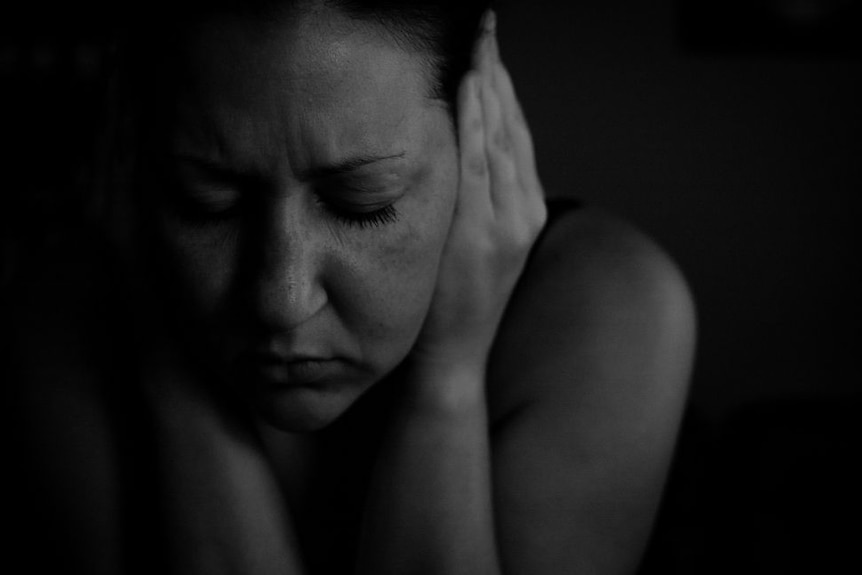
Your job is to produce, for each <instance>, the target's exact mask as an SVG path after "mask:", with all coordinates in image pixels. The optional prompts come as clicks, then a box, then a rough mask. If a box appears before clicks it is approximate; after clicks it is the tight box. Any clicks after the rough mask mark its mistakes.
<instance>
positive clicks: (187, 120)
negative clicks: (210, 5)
mask: <svg viewBox="0 0 862 575" xmlns="http://www.w3.org/2000/svg"><path fill="white" fill-rule="evenodd" d="M184 58H185V64H186V65H185V67H184V72H183V74H182V76H183V80H182V84H181V92H180V93H181V97H180V99H179V101H180V120H181V122H180V123H181V125H182V127H183V131H184V139H185V140H187V141H188V140H190V139H191V140H194V141H195V142H196V143H200V142H201V140H208V141H209V143H214V140H218V146H219V147H226V148H236V149H237V150H235V151H237V152H238V153H239V152H241V151H242V150H246V151H248V150H249V149H270V150H272V151H274V152H275V151H276V150H275V148H279V147H283V146H286V147H288V148H289V150H288V151H289V152H291V153H292V155H293V156H294V158H293V160H294V161H296V162H298V163H307V162H308V161H309V158H310V157H324V158H328V157H333V156H338V155H350V154H352V153H369V152H381V153H383V152H387V151H391V148H392V147H393V146H396V147H397V146H398V145H403V144H409V143H410V142H412V141H413V140H417V139H419V138H421V135H422V131H423V128H427V127H428V118H429V116H434V112H435V111H436V112H439V108H440V107H441V103H440V102H436V101H434V100H432V99H431V98H430V97H429V96H430V94H431V86H430V84H429V82H430V77H429V74H428V73H427V66H426V58H424V57H423V55H421V54H417V53H414V52H408V51H406V50H405V49H404V48H403V47H401V46H400V45H398V44H396V43H395V42H394V41H392V40H390V39H389V37H388V36H387V35H386V34H385V33H383V32H382V31H381V30H380V28H379V27H378V25H376V24H372V23H368V22H363V21H357V20H353V19H351V18H349V17H347V16H345V15H342V14H340V13H338V12H335V11H332V10H329V9H325V8H319V9H313V10H307V11H303V12H293V13H288V14H281V15H279V16H278V17H276V18H268V19H263V18H261V17H237V16H232V17H227V16H222V17H215V18H211V19H209V20H207V21H206V22H203V23H201V24H199V25H197V26H195V28H194V29H193V30H192V31H191V34H190V35H189V39H188V42H187V44H186V51H185V54H184ZM436 119H437V120H439V117H437V118H436Z"/></svg>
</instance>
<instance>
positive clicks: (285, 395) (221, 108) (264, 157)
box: [149, 10, 458, 430]
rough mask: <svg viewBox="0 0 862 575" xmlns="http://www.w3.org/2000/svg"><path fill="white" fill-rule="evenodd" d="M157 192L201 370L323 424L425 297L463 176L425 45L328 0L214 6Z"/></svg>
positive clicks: (389, 357) (293, 417)
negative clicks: (272, 10) (325, 2)
mask: <svg viewBox="0 0 862 575" xmlns="http://www.w3.org/2000/svg"><path fill="white" fill-rule="evenodd" d="M187 48H188V49H187V53H186V55H185V58H186V61H185V66H184V67H183V68H182V69H183V70H184V72H183V74H181V75H180V76H181V77H182V78H183V80H182V84H181V85H180V87H179V92H178V94H179V96H178V97H177V114H176V121H175V122H173V123H172V126H171V130H170V131H169V133H170V138H169V140H170V142H169V145H168V146H167V148H168V154H167V157H168V159H167V163H166V164H165V165H166V167H167V171H166V172H165V175H166V177H165V178H164V179H160V182H161V184H160V186H159V188H158V189H153V190H150V191H149V193H151V194H152V196H151V197H153V198H155V199H156V201H157V205H158V210H157V213H158V220H159V221H158V230H159V234H160V237H161V241H160V245H162V246H163V247H164V249H165V250H166V253H165V254H164V255H165V256H166V257H165V258H164V261H166V262H167V269H168V276H167V279H168V284H169V286H170V287H171V288H174V287H175V288H177V291H178V293H179V294H180V296H181V299H180V301H181V302H182V304H183V305H182V308H181V313H182V314H188V316H187V317H186V316H183V320H184V321H185V323H186V324H187V325H188V328H189V329H188V335H190V336H191V341H192V347H193V349H194V351H195V353H196V355H197V356H198V357H199V358H200V359H201V360H202V361H203V363H204V365H205V366H206V367H207V368H208V371H209V372H210V373H212V374H217V375H216V379H217V380H225V381H227V382H228V383H229V385H231V386H234V387H235V389H237V390H238V391H239V392H240V393H241V394H243V395H244V396H245V397H247V398H248V399H249V400H250V402H251V404H252V405H253V406H254V407H255V408H256V410H257V411H258V412H259V413H261V414H262V415H263V416H264V417H265V418H266V419H267V420H268V421H270V422H271V423H274V424H275V425H278V426H279V427H282V428H284V429H289V430H311V429H316V428H319V427H321V426H323V425H326V424H327V423H329V422H331V421H332V420H333V419H335V418H336V417H338V416H339V415H340V414H341V413H343V412H344V411H345V410H346V409H347V408H348V407H349V406H350V405H351V404H352V403H353V402H354V401H355V400H356V399H357V398H358V397H359V396H360V395H361V394H362V392H363V391H365V390H366V389H367V388H368V387H369V386H371V385H372V384H373V383H375V382H377V381H379V380H380V379H381V378H382V377H383V376H385V375H386V374H387V373H389V372H390V371H391V370H392V369H393V368H395V367H396V366H397V365H398V364H399V363H400V362H401V360H402V359H403V358H404V357H405V356H406V354H407V353H408V351H409V350H410V348H411V347H412V345H413V343H414V341H415V339H416V336H417V334H418V332H419V330H420V328H421V326H422V323H423V320H424V318H425V316H426V314H427V311H428V307H429V303H430V300H431V295H432V292H433V289H434V285H435V282H436V276H437V269H438V264H439V260H440V256H441V252H442V249H443V245H444V243H445V241H446V237H447V233H448V229H449V224H450V221H451V218H452V211H453V206H454V200H455V193H456V190H457V183H458V182H457V180H458V169H457V150H456V143H455V135H454V130H453V127H452V122H451V120H450V116H449V112H448V111H447V110H446V108H445V107H444V106H443V104H442V102H440V101H437V100H433V99H431V98H430V97H429V95H430V93H431V85H430V79H429V76H428V73H427V68H426V67H425V62H424V61H423V60H422V58H421V56H420V55H418V54H414V53H411V52H407V51H405V50H404V49H403V48H401V47H399V46H398V45H397V44H396V43H394V42H393V41H392V40H390V39H388V38H387V37H386V36H385V35H381V33H380V31H379V30H377V29H376V28H375V27H374V26H373V25H371V24H366V23H361V22H356V21H353V20H350V19H349V18H347V17H344V16H341V15H340V14H338V13H335V12H332V11H329V10H319V11H316V12H311V13H305V14H301V15H298V16H290V17H287V16H285V17H283V18H281V19H279V20H278V21H277V22H267V23H264V22H263V21H261V20H253V19H251V18H249V19H248V20H242V19H239V18H236V17H234V18H233V19H228V18H224V19H214V20H210V21H208V22H207V23H206V24H203V25H200V26H198V27H196V28H195V32H194V33H193V34H192V36H191V38H190V41H189V43H188V46H187Z"/></svg>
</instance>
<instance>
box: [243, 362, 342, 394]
mask: <svg viewBox="0 0 862 575" xmlns="http://www.w3.org/2000/svg"><path fill="white" fill-rule="evenodd" d="M238 368H239V369H238V371H239V375H240V381H241V382H243V383H244V384H246V385H248V384H250V385H251V386H252V387H254V388H257V389H259V390H260V391H277V390H283V389H289V388H300V387H322V386H325V385H328V384H334V383H338V382H339V381H343V380H344V379H345V377H347V376H348V375H349V374H350V366H349V364H348V363H347V362H346V361H345V360H343V359H340V358H336V357H325V356H315V355H302V354H290V355H280V354H273V353H249V354H245V355H243V356H242V357H241V358H240V360H239V361H238Z"/></svg>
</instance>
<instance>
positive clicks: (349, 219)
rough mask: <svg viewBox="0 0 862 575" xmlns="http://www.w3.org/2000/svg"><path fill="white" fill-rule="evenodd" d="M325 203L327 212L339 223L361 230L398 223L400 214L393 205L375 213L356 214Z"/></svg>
mask: <svg viewBox="0 0 862 575" xmlns="http://www.w3.org/2000/svg"><path fill="white" fill-rule="evenodd" d="M323 203H324V205H325V207H326V210H327V211H328V212H329V213H330V214H332V215H333V216H334V217H335V218H336V219H337V220H338V221H340V222H341V223H343V224H346V225H348V226H355V227H358V228H359V229H368V228H371V227H375V228H378V227H380V226H382V225H385V224H393V223H395V222H397V221H398V212H397V211H396V209H395V206H394V205H392V204H389V205H387V206H384V207H382V208H380V209H379V210H374V211H373V212H355V211H351V210H345V209H341V208H338V207H337V206H334V205H332V204H331V203H327V202H323Z"/></svg>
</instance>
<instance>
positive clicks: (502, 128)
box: [411, 12, 547, 380]
mask: <svg viewBox="0 0 862 575" xmlns="http://www.w3.org/2000/svg"><path fill="white" fill-rule="evenodd" d="M458 134H459V148H460V170H461V175H460V189H459V191H458V198H457V200H456V205H455V214H454V217H453V222H452V227H451V229H450V231H449V237H448V240H447V244H446V247H445V248H444V252H443V256H442V260H441V266H440V271H439V275H438V279H437V286H436V288H435V292H434V296H433V299H432V303H431V309H430V311H429V315H428V317H427V319H426V322H425V324H424V326H423V329H422V332H421V333H420V335H419V339H418V341H417V343H416V346H415V348H414V351H413V355H412V357H411V359H412V361H413V363H412V365H413V367H414V368H415V367H419V369H420V371H423V373H426V372H425V370H426V369H429V368H430V369H431V370H432V372H439V371H440V370H444V371H448V372H450V373H451V372H452V371H453V370H455V371H458V372H463V370H464V369H466V370H468V371H469V372H471V373H478V374H481V375H482V376H483V377H482V378H481V379H482V380H483V379H484V369H485V363H486V361H487V357H488V354H489V352H490V349H491V345H492V343H493V341H494V335H495V333H496V330H497V327H498V325H499V323H500V320H501V318H502V316H503V312H504V310H505V308H506V304H507V303H508V301H509V298H510V296H511V294H512V291H513V289H514V287H515V284H516V282H517V281H518V278H519V276H520V274H521V272H522V270H523V268H524V265H525V263H526V260H527V256H528V254H529V252H530V249H531V247H532V245H533V243H534V242H535V240H536V237H537V236H538V235H539V232H540V231H541V229H542V227H543V226H544V223H545V220H546V218H547V210H546V208H545V202H544V196H543V191H542V186H541V183H540V181H539V177H538V174H537V173H536V166H535V161H534V155H533V144H532V138H531V136H530V131H529V128H528V126H527V124H526V121H525V119H524V115H523V113H522V112H521V108H520V105H519V104H518V101H517V99H516V97H515V91H514V88H513V86H512V81H511V78H510V76H509V73H508V72H507V71H506V68H505V67H504V66H503V64H502V62H501V61H500V55H499V50H498V47H497V40H496V30H495V17H494V14H493V12H488V13H487V14H486V17H485V31H484V34H483V35H482V37H481V38H480V39H479V41H478V42H477V48H476V52H475V53H474V59H473V69H472V70H471V71H470V72H469V73H468V74H467V75H466V76H465V78H464V80H463V82H462V84H461V87H460V91H459V94H458Z"/></svg>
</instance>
